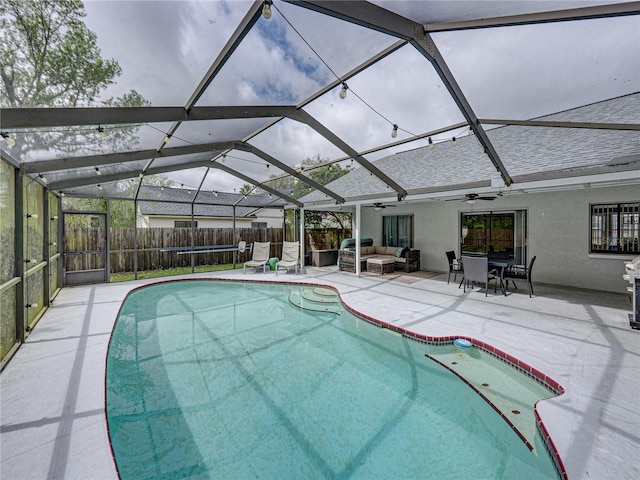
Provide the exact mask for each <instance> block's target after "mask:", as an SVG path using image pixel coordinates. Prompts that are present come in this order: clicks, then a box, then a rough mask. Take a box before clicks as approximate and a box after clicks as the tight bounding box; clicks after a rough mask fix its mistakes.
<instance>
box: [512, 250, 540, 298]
mask: <svg viewBox="0 0 640 480" xmlns="http://www.w3.org/2000/svg"><path fill="white" fill-rule="evenodd" d="M535 261H536V256H535V255H534V256H533V258H532V259H531V261H530V262H529V266H528V267H527V266H526V265H512V266H510V267H509V268H507V269H506V270H505V272H504V279H505V283H506V286H507V288H509V280H511V281H512V282H513V285H514V286H515V287H516V290H517V289H518V285H516V282H515V280H524V281H526V282H527V287H528V288H529V298H531V296H532V295H533V285H532V283H531V271H532V270H533V262H535Z"/></svg>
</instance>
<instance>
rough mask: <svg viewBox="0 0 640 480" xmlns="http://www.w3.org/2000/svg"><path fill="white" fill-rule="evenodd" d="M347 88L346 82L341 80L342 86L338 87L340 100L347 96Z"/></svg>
mask: <svg viewBox="0 0 640 480" xmlns="http://www.w3.org/2000/svg"><path fill="white" fill-rule="evenodd" d="M347 90H349V87H348V85H347V82H342V88H341V89H340V98H341V99H342V100H344V99H345V98H347Z"/></svg>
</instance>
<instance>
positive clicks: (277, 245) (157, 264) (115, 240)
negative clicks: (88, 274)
mask: <svg viewBox="0 0 640 480" xmlns="http://www.w3.org/2000/svg"><path fill="white" fill-rule="evenodd" d="M136 235H137V243H138V248H137V250H138V251H137V258H138V271H146V270H163V269H167V268H176V267H189V266H191V255H189V254H179V253H178V252H177V251H175V250H179V249H183V250H187V249H189V248H190V247H191V229H190V228H138V229H135V228H133V227H112V228H110V229H109V261H110V272H111V273H120V272H132V271H134V268H135V265H134V263H135V262H134V258H135V257H134V255H135V252H134V247H135V240H136V238H135V237H136ZM349 236H351V230H349V229H345V230H343V229H338V228H327V229H318V230H308V231H307V234H306V239H305V240H306V242H305V243H306V245H305V249H306V251H307V252H308V251H310V250H325V249H330V248H338V247H339V246H340V242H341V241H342V239H343V238H346V237H349ZM240 240H244V241H245V242H247V245H250V244H251V243H253V242H271V251H270V256H271V257H280V256H281V255H282V228H237V229H236V230H235V236H234V231H233V229H232V228H196V229H195V231H194V246H195V247H210V246H211V247H212V246H218V247H219V246H225V245H226V246H230V245H237V244H238V242H239V241H240ZM105 247H106V244H105V229H104V227H95V228H87V227H77V228H67V229H66V231H65V251H67V252H69V251H75V252H80V251H93V252H99V251H104V250H105ZM168 250H171V251H168ZM194 257H195V261H194V264H195V265H196V266H201V265H223V264H231V263H233V252H232V251H228V252H223V251H221V252H207V253H196V254H194ZM250 258H251V253H250V252H249V251H248V250H247V251H246V252H244V253H239V252H238V257H237V259H236V262H237V263H244V262H246V261H247V260H249V259H250ZM65 267H66V270H67V271H78V270H91V269H97V268H104V255H103V254H100V253H90V254H85V255H65Z"/></svg>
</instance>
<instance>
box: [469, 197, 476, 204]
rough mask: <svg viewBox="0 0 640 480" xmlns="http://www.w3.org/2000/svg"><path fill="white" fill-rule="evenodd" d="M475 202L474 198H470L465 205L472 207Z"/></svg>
mask: <svg viewBox="0 0 640 480" xmlns="http://www.w3.org/2000/svg"><path fill="white" fill-rule="evenodd" d="M476 201H477V200H476V199H475V198H470V199H468V200H467V203H468V204H469V205H473V204H474V203H476Z"/></svg>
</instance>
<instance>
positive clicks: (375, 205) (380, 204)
mask: <svg viewBox="0 0 640 480" xmlns="http://www.w3.org/2000/svg"><path fill="white" fill-rule="evenodd" d="M365 207H373V208H375V209H376V210H382V209H383V208H387V207H390V208H395V207H396V206H395V205H383V204H382V203H380V202H376V203H374V204H373V205H365Z"/></svg>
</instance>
